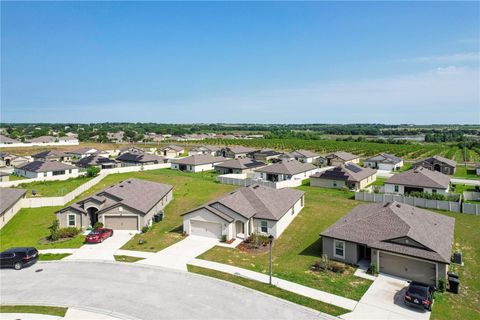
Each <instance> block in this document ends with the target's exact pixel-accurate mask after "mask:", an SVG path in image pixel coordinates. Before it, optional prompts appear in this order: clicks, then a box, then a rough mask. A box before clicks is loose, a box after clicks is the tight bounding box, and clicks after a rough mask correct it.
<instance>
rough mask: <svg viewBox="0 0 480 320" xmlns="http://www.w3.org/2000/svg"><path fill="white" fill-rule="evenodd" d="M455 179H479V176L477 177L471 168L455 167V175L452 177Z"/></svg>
mask: <svg viewBox="0 0 480 320" xmlns="http://www.w3.org/2000/svg"><path fill="white" fill-rule="evenodd" d="M453 176H454V177H455V178H464V179H480V176H477V173H476V171H475V168H473V167H465V166H461V165H459V166H457V169H456V170H455V174H454V175H453Z"/></svg>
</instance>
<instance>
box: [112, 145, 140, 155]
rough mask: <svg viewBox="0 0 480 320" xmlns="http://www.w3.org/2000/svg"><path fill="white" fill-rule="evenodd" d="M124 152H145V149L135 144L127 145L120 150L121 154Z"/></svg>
mask: <svg viewBox="0 0 480 320" xmlns="http://www.w3.org/2000/svg"><path fill="white" fill-rule="evenodd" d="M124 153H145V150H143V149H140V148H137V147H134V146H126V147H123V148H120V149H119V150H118V154H119V155H120V154H124Z"/></svg>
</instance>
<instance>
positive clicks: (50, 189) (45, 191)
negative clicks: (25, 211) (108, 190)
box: [17, 177, 92, 197]
mask: <svg viewBox="0 0 480 320" xmlns="http://www.w3.org/2000/svg"><path fill="white" fill-rule="evenodd" d="M90 179H92V178H88V177H78V178H71V179H68V180H56V181H38V182H31V183H22V184H20V185H18V186H17V188H22V189H27V197H33V195H32V190H35V191H36V192H37V195H36V197H58V196H63V195H65V194H67V193H69V192H71V191H73V190H75V189H76V188H78V187H80V186H81V185H82V184H84V183H85V182H87V181H89V180H90Z"/></svg>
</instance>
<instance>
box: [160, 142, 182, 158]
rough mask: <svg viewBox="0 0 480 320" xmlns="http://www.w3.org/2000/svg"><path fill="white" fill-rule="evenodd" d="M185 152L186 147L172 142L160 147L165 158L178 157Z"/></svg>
mask: <svg viewBox="0 0 480 320" xmlns="http://www.w3.org/2000/svg"><path fill="white" fill-rule="evenodd" d="M184 152H185V148H183V147H180V146H177V145H174V144H171V145H168V146H165V147H163V148H161V149H160V152H159V153H160V154H161V155H162V156H164V157H165V158H176V157H179V156H180V155H182V154H183V153H184Z"/></svg>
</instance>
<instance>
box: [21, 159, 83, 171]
mask: <svg viewBox="0 0 480 320" xmlns="http://www.w3.org/2000/svg"><path fill="white" fill-rule="evenodd" d="M17 168H18V169H21V170H25V171H30V172H47V171H61V170H70V169H78V168H77V167H75V166H72V165H69V164H66V163H63V162H58V161H50V160H47V161H41V160H36V161H33V162H27V163H25V164H21V165H19V166H18V167H17Z"/></svg>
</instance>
